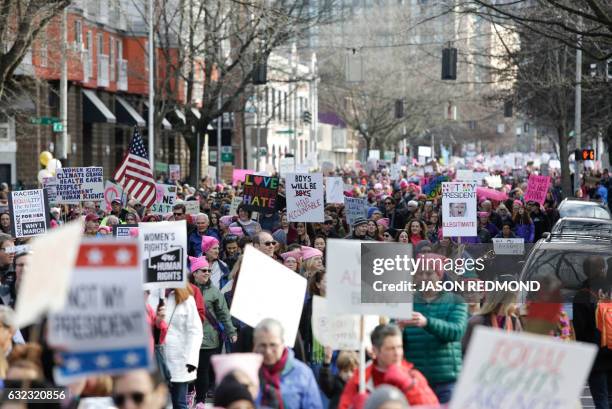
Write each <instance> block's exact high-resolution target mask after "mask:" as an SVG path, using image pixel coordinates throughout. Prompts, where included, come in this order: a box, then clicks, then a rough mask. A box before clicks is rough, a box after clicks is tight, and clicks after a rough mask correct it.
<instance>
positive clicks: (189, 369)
mask: <svg viewBox="0 0 612 409" xmlns="http://www.w3.org/2000/svg"><path fill="white" fill-rule="evenodd" d="M185 366H186V367H187V372H190V373H191V372H193V371H195V370H196V367H195V366H193V365H189V364H187V365H185Z"/></svg>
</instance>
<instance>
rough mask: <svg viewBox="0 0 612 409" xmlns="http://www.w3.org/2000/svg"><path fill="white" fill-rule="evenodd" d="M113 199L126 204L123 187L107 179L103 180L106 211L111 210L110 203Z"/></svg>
mask: <svg viewBox="0 0 612 409" xmlns="http://www.w3.org/2000/svg"><path fill="white" fill-rule="evenodd" d="M114 199H119V200H121V206H122V207H123V206H125V205H126V204H127V200H128V195H126V194H125V192H124V191H123V188H122V187H121V186H120V185H118V184H116V183H113V182H111V181H110V180H107V181H106V182H104V208H105V209H106V211H107V212H110V211H111V203H112V201H113V200H114Z"/></svg>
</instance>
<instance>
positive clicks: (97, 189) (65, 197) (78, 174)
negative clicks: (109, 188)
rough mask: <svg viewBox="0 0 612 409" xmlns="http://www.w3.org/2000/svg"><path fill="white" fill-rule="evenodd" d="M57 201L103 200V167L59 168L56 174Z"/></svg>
mask: <svg viewBox="0 0 612 409" xmlns="http://www.w3.org/2000/svg"><path fill="white" fill-rule="evenodd" d="M55 176H56V177H57V180H58V182H59V184H58V186H57V202H58V203H61V204H79V203H81V202H85V201H93V202H99V201H102V200H104V169H103V168H102V167H96V166H92V167H86V168H84V167H80V168H60V169H57V171H56V175H55Z"/></svg>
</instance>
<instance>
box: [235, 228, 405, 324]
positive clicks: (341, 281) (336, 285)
mask: <svg viewBox="0 0 612 409" xmlns="http://www.w3.org/2000/svg"><path fill="white" fill-rule="evenodd" d="M362 243H366V244H367V243H370V244H372V242H362V241H358V240H343V239H328V240H327V250H326V254H327V257H326V268H325V272H326V274H325V276H326V279H327V302H328V308H329V312H330V314H364V315H368V314H371V315H385V316H388V317H389V318H412V304H410V303H362V302H361V290H362V289H361V285H362V281H361V264H362V263H361V244H362ZM379 245H381V246H384V245H385V243H379ZM408 251H412V248H411V247H410V246H408ZM241 274H242V273H241ZM241 277H242V275H241ZM241 279H242V278H241Z"/></svg>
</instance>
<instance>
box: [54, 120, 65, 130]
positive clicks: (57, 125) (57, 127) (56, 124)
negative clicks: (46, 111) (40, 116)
mask: <svg viewBox="0 0 612 409" xmlns="http://www.w3.org/2000/svg"><path fill="white" fill-rule="evenodd" d="M63 131H64V124H62V123H61V122H54V123H53V132H63Z"/></svg>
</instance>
